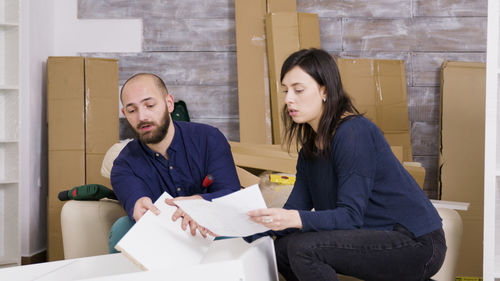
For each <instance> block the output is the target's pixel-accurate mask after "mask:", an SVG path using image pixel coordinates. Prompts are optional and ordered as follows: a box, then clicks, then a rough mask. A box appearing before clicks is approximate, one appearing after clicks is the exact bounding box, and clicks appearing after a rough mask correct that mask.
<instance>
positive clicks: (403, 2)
mask: <svg viewBox="0 0 500 281" xmlns="http://www.w3.org/2000/svg"><path fill="white" fill-rule="evenodd" d="M297 11H300V12H307V13H315V14H318V16H319V17H369V18H407V17H410V16H411V2H410V1H409V0H371V1H370V0H364V1H359V0H297Z"/></svg>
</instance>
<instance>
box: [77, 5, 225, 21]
mask: <svg viewBox="0 0 500 281" xmlns="http://www.w3.org/2000/svg"><path fill="white" fill-rule="evenodd" d="M155 16H156V17H164V18H178V19H186V18H187V19H207V18H208V19H234V1H233V0H168V1H150V0H140V1H138V0H78V18H82V19H116V18H119V19H123V18H147V17H155Z"/></svg>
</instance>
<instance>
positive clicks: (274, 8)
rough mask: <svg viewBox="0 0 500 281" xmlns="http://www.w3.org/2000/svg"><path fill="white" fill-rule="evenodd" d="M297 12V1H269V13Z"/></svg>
mask: <svg viewBox="0 0 500 281" xmlns="http://www.w3.org/2000/svg"><path fill="white" fill-rule="evenodd" d="M247 1H248V0H247ZM248 2H253V1H248ZM295 11H297V1H296V0H267V12H268V13H275V12H295Z"/></svg>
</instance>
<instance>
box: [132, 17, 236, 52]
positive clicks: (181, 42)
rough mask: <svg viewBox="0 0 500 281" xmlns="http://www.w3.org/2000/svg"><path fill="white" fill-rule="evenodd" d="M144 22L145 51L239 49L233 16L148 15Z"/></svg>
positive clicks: (143, 46) (143, 45)
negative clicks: (207, 17)
mask: <svg viewBox="0 0 500 281" xmlns="http://www.w3.org/2000/svg"><path fill="white" fill-rule="evenodd" d="M143 25H144V35H143V36H144V39H143V44H142V48H143V50H144V51H163V52H168V51H196V52H203V51H236V37H235V25H234V19H172V18H168V17H147V18H145V19H144V21H143ZM166 27H168V28H166Z"/></svg>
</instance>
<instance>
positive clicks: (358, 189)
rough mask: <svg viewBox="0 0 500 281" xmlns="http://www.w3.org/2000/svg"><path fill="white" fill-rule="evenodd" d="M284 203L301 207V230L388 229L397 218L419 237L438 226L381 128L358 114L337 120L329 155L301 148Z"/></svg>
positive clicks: (429, 204)
mask: <svg viewBox="0 0 500 281" xmlns="http://www.w3.org/2000/svg"><path fill="white" fill-rule="evenodd" d="M284 208H285V209H296V210H299V214H300V218H301V219H302V225H303V228H302V231H321V230H333V229H355V228H366V229H378V230H390V229H392V228H393V226H394V225H395V224H396V223H399V224H401V225H403V226H405V227H406V228H407V229H408V230H410V231H411V232H412V233H413V234H414V235H415V236H416V237H418V236H421V235H424V234H427V233H429V232H431V231H433V230H436V229H439V228H440V227H441V226H442V224H441V218H440V217H439V215H438V213H437V211H436V209H435V208H434V206H433V205H432V203H431V202H430V201H429V199H428V198H427V197H426V195H425V194H424V192H423V191H422V190H421V189H420V187H419V186H418V184H417V183H416V182H415V180H414V179H413V178H412V177H411V175H410V174H409V173H408V172H407V171H406V170H405V168H404V167H403V166H402V165H401V164H400V162H399V161H398V160H397V159H396V157H395V156H394V154H393V153H392V150H391V148H390V146H389V144H388V143H387V141H386V140H385V138H384V136H383V135H382V132H381V131H380V130H379V128H378V127H377V126H376V125H375V124H373V123H372V122H370V121H369V120H368V119H366V118H365V117H362V116H358V117H353V118H349V119H348V120H346V121H344V122H343V123H341V124H340V126H339V127H338V128H337V130H336V133H335V135H334V137H333V139H332V142H331V153H330V157H329V158H328V159H324V158H323V159H318V158H313V159H306V157H304V155H303V153H302V151H301V152H300V153H299V159H298V162H297V180H296V182H295V185H294V188H293V190H292V193H291V194H290V197H289V198H288V201H287V202H286V204H285V206H284ZM313 208H314V209H315V210H314V211H311V209H313Z"/></svg>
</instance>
